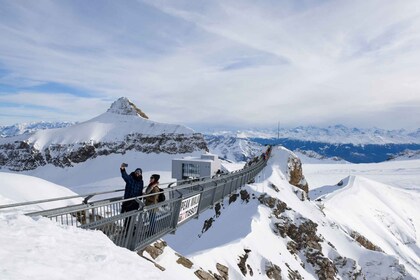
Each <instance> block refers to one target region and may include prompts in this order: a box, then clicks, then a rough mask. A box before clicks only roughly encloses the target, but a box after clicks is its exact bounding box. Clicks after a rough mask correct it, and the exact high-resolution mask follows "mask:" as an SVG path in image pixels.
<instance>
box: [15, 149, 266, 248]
mask: <svg viewBox="0 0 420 280" xmlns="http://www.w3.org/2000/svg"><path fill="white" fill-rule="evenodd" d="M270 152H271V150H270V149H268V150H267V151H266V153H265V154H264V155H262V156H261V157H258V158H254V159H253V160H252V161H251V162H250V163H249V164H246V165H245V166H244V168H243V169H241V170H238V171H236V172H231V173H228V174H221V175H220V176H216V177H206V178H200V180H195V181H192V182H191V181H190V182H189V183H187V184H181V185H177V186H172V185H173V184H174V183H169V184H168V186H167V188H164V189H163V191H162V192H159V193H165V194H166V193H167V194H168V197H167V199H166V200H165V201H163V202H159V203H157V204H152V205H149V206H144V203H143V201H142V199H143V198H145V197H148V196H152V195H156V194H158V193H153V194H148V195H143V196H138V197H134V198H127V199H124V198H122V197H112V198H108V199H103V200H97V201H93V202H88V200H89V199H90V198H91V197H90V198H89V197H86V195H80V196H73V197H71V198H77V197H83V196H85V200H84V201H83V202H82V203H81V204H75V205H72V206H66V207H61V208H55V209H50V210H43V211H38V212H32V213H28V214H27V215H29V216H38V215H41V216H44V217H48V218H50V219H52V220H55V221H57V222H60V223H62V224H66V225H75V226H78V227H81V228H85V229H96V230H101V231H102V232H103V233H104V234H106V235H107V236H108V237H109V238H110V239H111V240H112V241H113V242H114V243H115V244H116V245H118V246H122V247H125V248H128V249H130V250H138V249H141V248H144V247H145V246H147V244H150V243H151V242H153V241H155V240H157V239H158V238H161V237H162V236H164V235H165V234H168V233H170V232H175V231H176V229H177V227H178V226H180V225H182V224H185V223H186V222H188V221H189V220H191V219H192V218H194V217H198V216H199V215H200V214H201V213H202V212H204V211H205V210H207V209H208V208H210V207H213V206H214V205H215V203H217V202H218V201H220V200H222V199H224V198H225V197H226V196H228V195H230V194H232V193H233V192H235V191H236V190H237V189H239V188H240V187H241V186H243V185H244V184H246V183H248V182H250V180H251V179H253V178H255V176H256V175H257V174H258V173H259V172H260V171H261V170H262V169H263V168H264V167H265V166H266V164H267V160H268V157H269V155H270ZM119 191H122V190H117V191H115V190H114V191H107V192H100V193H94V195H98V194H105V193H112V192H119ZM90 195H91V194H90ZM68 198H69V197H65V198H59V199H68ZM51 200H54V199H48V200H43V202H44V201H45V202H48V201H51ZM55 200H57V199H55ZM131 200H135V201H137V202H138V203H139V207H138V209H137V210H132V211H129V212H124V213H122V212H121V206H122V203H123V202H125V201H131ZM34 203H37V202H31V204H34ZM20 204H22V203H20ZM23 204H25V203H23ZM26 204H27V203H26ZM8 206H9V207H10V205H8Z"/></svg>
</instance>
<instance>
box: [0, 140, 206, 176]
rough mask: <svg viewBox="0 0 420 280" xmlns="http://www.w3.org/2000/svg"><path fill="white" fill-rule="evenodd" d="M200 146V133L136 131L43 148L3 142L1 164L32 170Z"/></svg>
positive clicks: (178, 151) (202, 145)
mask: <svg viewBox="0 0 420 280" xmlns="http://www.w3.org/2000/svg"><path fill="white" fill-rule="evenodd" d="M200 150H202V151H203V150H205V151H208V148H207V144H206V142H205V141H204V138H203V136H202V135H201V134H200V133H194V134H190V135H185V134H162V135H157V136H151V135H143V134H140V133H133V134H129V135H126V136H125V137H124V140H123V141H116V142H99V143H91V142H84V143H74V144H67V145H62V144H52V145H49V146H48V147H46V148H44V149H43V150H42V151H40V150H37V149H36V148H35V147H34V145H33V144H32V143H28V142H26V141H15V142H11V143H5V144H2V145H0V167H3V166H5V167H7V168H9V169H10V170H12V171H24V170H33V169H36V168H37V167H39V166H44V165H46V164H52V165H54V166H57V167H63V168H64V167H71V166H73V165H74V164H77V163H81V162H85V161H87V160H88V159H92V158H96V157H98V156H106V155H109V154H124V153H125V152H127V151H137V152H142V153H147V154H149V153H157V154H159V153H167V154H185V153H192V152H194V151H200Z"/></svg>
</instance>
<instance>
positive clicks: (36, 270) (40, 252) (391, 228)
mask: <svg viewBox="0 0 420 280" xmlns="http://www.w3.org/2000/svg"><path fill="white" fill-rule="evenodd" d="M289 155H290V152H289V151H287V150H286V149H283V148H275V149H274V150H273V156H272V158H271V159H270V160H269V164H268V166H267V167H266V168H265V169H264V170H263V172H261V173H260V174H259V175H258V176H257V178H256V183H254V184H251V185H246V186H245V187H244V188H243V189H245V190H247V191H248V192H250V193H252V194H254V197H258V196H259V195H261V194H263V193H266V194H267V195H270V196H272V197H276V198H278V199H280V200H282V201H284V202H286V203H287V205H288V206H289V207H290V208H291V209H292V210H290V211H287V212H286V213H285V215H287V216H288V217H290V218H291V219H293V220H294V221H295V222H296V223H299V221H300V220H301V219H303V218H305V219H311V220H312V221H314V222H316V223H317V224H318V232H319V234H321V235H322V236H323V237H324V238H325V239H326V240H327V241H329V242H330V243H331V244H333V245H334V247H335V249H334V248H332V247H331V246H329V245H328V244H327V243H326V242H323V243H322V251H323V253H324V255H328V256H329V257H330V258H334V256H336V255H338V254H339V255H342V256H346V257H348V258H352V259H354V260H356V261H357V262H358V264H359V265H360V266H361V268H362V271H363V272H364V273H365V275H367V279H384V278H386V277H392V276H394V277H398V275H399V274H398V271H397V270H396V269H395V268H396V267H397V264H396V262H398V261H399V263H400V264H403V265H404V266H405V269H406V270H407V272H408V273H409V274H410V275H412V276H413V277H415V278H417V279H419V278H420V267H419V265H418V263H420V259H419V255H420V253H419V252H420V250H419V248H420V243H419V240H420V239H419V237H420V236H419V234H420V214H419V213H420V206H419V205H418V202H419V201H420V200H419V199H420V197H419V196H420V160H410V161H393V162H384V163H377V164H349V163H344V164H342V163H341V164H340V163H336V162H334V163H331V164H330V163H322V161H319V162H317V163H304V164H303V172H304V174H305V177H306V180H307V181H308V183H309V188H310V196H311V200H309V201H308V200H306V201H301V200H300V198H299V197H298V196H297V195H296V193H295V191H296V188H295V187H293V186H291V185H290V184H289V183H288V182H287V158H288V156H289ZM181 156H182V155H156V154H152V155H146V154H140V153H134V152H133V153H131V152H129V153H127V154H125V155H110V156H107V157H101V158H97V159H93V160H89V161H87V162H84V163H81V164H79V165H77V166H76V167H74V168H71V169H69V168H66V169H61V168H55V167H51V166H49V167H48V166H46V167H43V168H39V169H37V170H36V171H32V172H26V174H27V175H22V174H11V173H6V172H0V181H1V182H2V185H0V204H8V203H14V202H21V201H28V200H37V199H42V198H47V197H53V196H68V195H74V193H75V192H77V193H87V192H90V191H99V190H101V191H102V190H110V189H119V188H123V186H124V184H123V181H122V179H121V178H120V174H119V170H118V167H119V165H120V164H121V162H127V163H128V164H129V169H133V170H134V169H135V168H136V167H138V166H140V167H141V168H142V169H143V170H144V173H145V174H144V176H148V175H150V174H152V173H160V174H162V175H163V177H162V182H165V181H166V182H169V181H171V178H170V170H171V167H170V160H171V158H177V157H181ZM222 164H223V165H224V167H225V168H226V169H228V170H231V171H232V170H237V169H238V168H241V167H243V164H241V163H228V162H223V163H222ZM29 175H32V176H29ZM33 176H37V177H42V178H44V179H48V181H45V180H42V179H39V178H37V177H33ZM340 181H343V184H341V186H338V185H337V183H338V182H340ZM52 182H53V183H52ZM271 183H272V184H275V185H276V186H277V187H278V189H279V192H276V191H275V190H274V189H273V188H271V187H270V184H271ZM64 186H65V187H67V188H65V187H64ZM69 189H70V190H69ZM318 198H319V199H320V201H315V199H318ZM56 203H58V204H60V202H56ZM36 207H38V206H31V207H27V208H21V207H20V208H13V209H0V223H1V224H0V248H2V249H1V250H0V274H1V276H2V277H1V279H7V280H17V279H19V280H20V279H92V280H95V279H98V280H99V279H126V278H129V279H197V278H196V276H195V275H194V271H195V270H197V269H200V268H202V269H204V270H206V271H208V270H211V271H213V272H217V269H216V266H215V264H216V263H220V264H223V265H225V266H227V267H228V268H229V277H230V279H263V278H266V276H265V274H264V273H265V265H266V263H268V262H273V263H274V264H276V265H278V266H279V267H280V268H281V270H282V277H284V278H285V279H287V271H288V267H287V266H290V267H291V268H292V270H297V271H298V272H299V274H300V275H301V276H303V277H304V278H305V279H317V277H316V275H315V274H314V270H313V269H312V267H311V266H310V265H309V264H306V266H305V267H306V269H304V268H303V267H302V266H301V264H300V262H301V260H300V259H299V258H296V256H294V255H292V254H291V253H290V252H289V251H288V250H287V247H286V246H287V239H283V238H281V237H280V236H278V235H277V234H275V233H274V232H273V229H272V228H273V222H275V221H276V219H275V218H274V217H272V215H271V209H269V208H268V207H266V206H264V205H262V204H260V203H259V202H258V200H257V199H256V198H253V197H251V199H250V201H249V203H246V202H244V201H242V200H241V199H240V197H238V198H237V201H236V202H233V203H231V204H230V205H229V202H228V200H227V199H225V200H224V201H223V204H222V208H221V214H220V216H219V217H216V214H215V211H214V209H210V210H208V211H206V212H204V213H202V214H201V215H200V216H199V217H198V219H193V220H191V221H190V222H188V223H186V224H184V225H182V226H181V227H180V228H178V229H177V231H176V234H174V235H167V236H164V237H163V240H165V241H166V242H167V243H168V245H169V247H166V248H165V250H164V253H163V254H162V255H160V256H159V257H158V258H157V259H156V260H155V261H156V262H157V263H158V264H159V265H161V266H163V267H164V268H165V271H160V270H158V269H157V268H156V267H155V266H154V265H153V264H152V263H151V262H149V261H147V260H145V259H143V258H141V257H139V256H138V255H137V254H136V253H134V252H130V251H128V250H126V249H124V248H120V247H117V246H115V245H114V244H113V243H112V242H111V241H110V240H109V239H108V238H107V237H106V236H104V235H103V234H102V233H101V232H98V231H87V230H81V229H78V228H73V227H64V226H61V225H58V224H56V223H53V222H52V221H49V220H47V219H45V218H36V219H32V218H29V217H27V216H24V215H23V213H24V212H26V211H28V210H35V209H36ZM41 207H43V206H41ZM321 209H322V211H321ZM209 218H214V222H213V224H212V227H210V229H208V230H207V231H205V232H202V229H203V223H204V221H205V220H207V219H209ZM351 230H356V231H357V232H359V233H360V234H362V235H364V236H365V237H366V238H368V239H369V240H370V241H371V242H372V243H374V244H375V245H377V246H379V247H381V249H382V250H384V252H385V254H384V253H381V252H375V251H369V250H367V249H364V248H363V247H361V246H359V245H358V243H356V242H354V241H353V240H352V239H351V238H350V236H349V234H350V231H351ZM244 249H250V250H251V252H250V253H249V258H248V260H247V264H249V265H250V267H252V268H253V272H254V276H253V277H251V276H250V275H249V273H248V274H247V276H243V275H242V273H241V271H240V269H239V267H238V265H237V264H238V262H239V257H240V256H243V255H244V254H245V251H244ZM176 252H178V253H180V254H181V255H183V256H185V257H187V258H189V259H190V260H191V261H192V262H193V267H192V269H187V268H185V267H183V266H181V265H179V264H177V263H176V260H177V259H178V257H177V255H176V254H175V253H176ZM22 268H24V269H22ZM410 275H407V276H406V278H405V279H413V278H410V277H411V276H410Z"/></svg>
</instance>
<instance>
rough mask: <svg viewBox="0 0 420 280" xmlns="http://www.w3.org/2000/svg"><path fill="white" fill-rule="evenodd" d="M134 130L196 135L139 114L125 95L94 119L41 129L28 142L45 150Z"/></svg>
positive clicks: (111, 138) (106, 139)
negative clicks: (56, 145) (52, 145)
mask: <svg viewBox="0 0 420 280" xmlns="http://www.w3.org/2000/svg"><path fill="white" fill-rule="evenodd" d="M130 133H141V134H145V135H162V134H171V133H176V134H192V133H194V131H193V130H192V129H190V128H187V127H185V126H182V125H175V124H166V123H158V122H155V121H151V120H148V119H146V118H143V117H141V116H140V115H138V114H137V113H136V111H135V108H133V105H132V104H131V103H130V101H129V100H128V99H127V98H124V97H122V98H120V99H118V100H117V101H115V102H114V103H113V104H112V105H111V107H110V108H109V109H108V111H107V112H105V113H103V114H101V115H99V116H97V117H95V118H93V119H91V120H88V121H85V122H82V123H77V124H75V125H73V126H70V127H66V128H57V129H49V130H39V131H37V132H35V133H34V134H33V135H32V136H31V137H30V138H29V140H28V141H29V143H35V147H36V148H37V149H39V150H42V149H43V148H44V147H46V146H48V145H50V144H74V143H81V142H82V143H83V142H93V143H97V142H113V141H118V140H122V139H123V137H124V136H125V135H128V134H130Z"/></svg>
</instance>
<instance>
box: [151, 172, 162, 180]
mask: <svg viewBox="0 0 420 280" xmlns="http://www.w3.org/2000/svg"><path fill="white" fill-rule="evenodd" d="M150 177H152V178H153V179H155V181H159V179H160V175H159V174H153V175H152V176H150Z"/></svg>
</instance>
